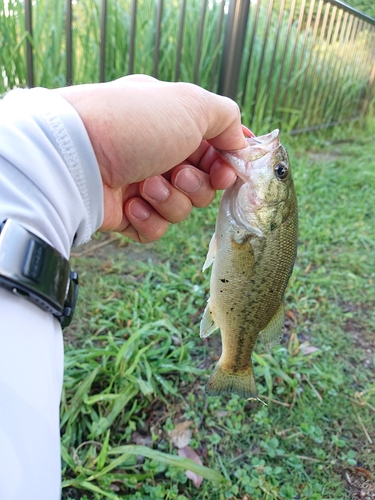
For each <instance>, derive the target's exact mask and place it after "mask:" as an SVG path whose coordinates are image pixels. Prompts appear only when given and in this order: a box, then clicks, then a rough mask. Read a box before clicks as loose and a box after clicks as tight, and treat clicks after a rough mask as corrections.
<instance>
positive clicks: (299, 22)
mask: <svg viewBox="0 0 375 500" xmlns="http://www.w3.org/2000/svg"><path fill="white" fill-rule="evenodd" d="M305 6H306V0H302V2H301V7H300V11H299V16H298V25H297V30H296V43H295V44H294V48H293V53H292V60H291V62H290V66H289V72H288V78H287V86H286V88H285V93H284V99H283V104H282V106H283V108H285V106H286V104H287V102H288V101H289V99H288V94H289V90H290V88H291V87H290V85H289V82H290V81H291V76H292V74H293V69H294V61H295V58H296V51H297V40H298V37H299V34H300V32H301V28H302V22H303V16H304V14H305ZM292 90H293V89H292ZM284 117H285V109H284V110H283V114H282V118H284Z"/></svg>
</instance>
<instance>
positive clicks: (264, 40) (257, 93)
mask: <svg viewBox="0 0 375 500" xmlns="http://www.w3.org/2000/svg"><path fill="white" fill-rule="evenodd" d="M272 8H273V0H270V1H269V4H268V11H267V22H266V29H265V32H264V39H263V45H262V53H261V56H260V60H259V66H258V75H257V79H256V83H255V94H254V96H255V99H254V100H253V102H252V103H251V108H250V113H249V114H250V116H253V114H254V113H255V110H256V108H257V97H258V96H259V85H260V79H261V75H262V71H263V62H264V55H265V53H266V47H267V40H268V32H269V29H270V24H271V16H272Z"/></svg>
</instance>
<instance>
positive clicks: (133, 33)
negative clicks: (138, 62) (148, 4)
mask: <svg viewBox="0 0 375 500" xmlns="http://www.w3.org/2000/svg"><path fill="white" fill-rule="evenodd" d="M136 25H137V0H132V10H131V20H130V40H129V69H128V73H129V75H131V74H133V73H134V51H135V36H136Z"/></svg>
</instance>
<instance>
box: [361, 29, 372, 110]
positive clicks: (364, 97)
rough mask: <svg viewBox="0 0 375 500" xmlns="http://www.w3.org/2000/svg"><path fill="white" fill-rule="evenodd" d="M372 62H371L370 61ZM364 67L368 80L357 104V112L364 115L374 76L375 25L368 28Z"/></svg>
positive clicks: (368, 102)
mask: <svg viewBox="0 0 375 500" xmlns="http://www.w3.org/2000/svg"><path fill="white" fill-rule="evenodd" d="M373 61H374V63H373V64H372V62H373ZM366 67H367V68H368V75H369V76H368V82H367V86H366V87H365V88H364V89H363V91H362V96H361V99H360V101H359V104H358V112H359V113H360V114H361V115H362V116H364V115H366V114H367V112H368V106H369V104H370V96H371V93H373V92H371V90H372V91H373V90H374V89H373V88H372V87H373V85H374V78H375V26H371V27H370V30H369V49H368V57H367V61H366Z"/></svg>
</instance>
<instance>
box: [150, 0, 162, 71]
mask: <svg viewBox="0 0 375 500" xmlns="http://www.w3.org/2000/svg"><path fill="white" fill-rule="evenodd" d="M162 18H163V0H158V6H157V11H156V33H155V51H154V69H153V70H152V76H154V77H155V78H157V77H158V74H159V53H160V40H161V21H162Z"/></svg>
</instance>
